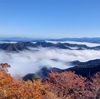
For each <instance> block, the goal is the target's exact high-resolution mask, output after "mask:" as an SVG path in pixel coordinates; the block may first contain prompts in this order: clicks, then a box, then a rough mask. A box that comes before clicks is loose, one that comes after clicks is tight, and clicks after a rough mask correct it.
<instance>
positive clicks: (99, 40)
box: [0, 37, 100, 43]
mask: <svg viewBox="0 0 100 99" xmlns="http://www.w3.org/2000/svg"><path fill="white" fill-rule="evenodd" d="M0 40H2V41H22V42H28V41H29V42H30V41H45V40H52V41H78V42H91V43H100V37H93V38H89V37H82V38H67V37H66V38H53V39H52V38H27V37H0Z"/></svg>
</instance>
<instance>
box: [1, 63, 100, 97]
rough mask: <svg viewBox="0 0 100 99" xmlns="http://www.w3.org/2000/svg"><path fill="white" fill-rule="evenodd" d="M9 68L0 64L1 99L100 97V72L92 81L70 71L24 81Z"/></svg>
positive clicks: (5, 64)
mask: <svg viewBox="0 0 100 99" xmlns="http://www.w3.org/2000/svg"><path fill="white" fill-rule="evenodd" d="M7 68H10V65H8V64H7V63H4V64H0V99H100V73H97V74H95V75H94V77H92V78H91V81H89V80H88V79H87V78H85V77H82V76H80V75H77V74H75V73H74V72H70V71H69V72H61V73H57V72H51V73H50V74H49V76H48V77H47V79H46V81H42V79H38V80H34V81H30V80H28V81H23V80H22V79H21V78H19V79H15V78H13V77H11V75H10V74H9V73H8V70H7Z"/></svg>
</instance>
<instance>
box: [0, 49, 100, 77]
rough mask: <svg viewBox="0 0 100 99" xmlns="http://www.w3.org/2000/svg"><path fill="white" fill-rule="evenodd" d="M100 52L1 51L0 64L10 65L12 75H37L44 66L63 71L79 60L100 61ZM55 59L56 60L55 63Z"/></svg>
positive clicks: (57, 50) (59, 50)
mask: <svg viewBox="0 0 100 99" xmlns="http://www.w3.org/2000/svg"><path fill="white" fill-rule="evenodd" d="M99 58H100V51H97V50H65V49H58V48H53V49H51V48H31V51H28V50H27V51H21V52H20V53H17V52H14V53H7V52H5V51H0V63H5V62H7V63H9V64H10V65H11V68H10V69H9V72H10V73H11V74H12V75H15V74H18V75H22V76H23V75H25V74H27V73H35V72H37V71H38V70H39V69H40V68H41V67H42V66H51V67H57V68H61V69H66V68H69V67H70V64H69V62H71V61H74V60H79V61H82V62H85V61H88V60H92V59H99ZM53 59H56V61H54V60H53Z"/></svg>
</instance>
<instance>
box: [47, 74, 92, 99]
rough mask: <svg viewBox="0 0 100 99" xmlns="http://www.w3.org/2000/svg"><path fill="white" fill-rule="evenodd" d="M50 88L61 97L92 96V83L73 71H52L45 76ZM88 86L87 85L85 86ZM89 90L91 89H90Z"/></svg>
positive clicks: (63, 98)
mask: <svg viewBox="0 0 100 99" xmlns="http://www.w3.org/2000/svg"><path fill="white" fill-rule="evenodd" d="M47 83H49V85H50V88H49V89H50V90H51V91H53V92H54V93H56V94H57V95H58V97H60V98H61V99H67V98H68V97H70V98H71V99H88V98H87V97H92V90H93V89H92V87H91V86H92V83H91V82H89V81H88V80H87V79H86V78H85V77H82V76H80V75H76V74H75V73H73V72H62V73H57V72H55V73H54V72H52V73H51V74H50V75H49V77H48V78H47ZM87 86H88V87H87ZM90 90H91V91H90Z"/></svg>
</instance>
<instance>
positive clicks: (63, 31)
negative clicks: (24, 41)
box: [0, 0, 100, 38]
mask: <svg viewBox="0 0 100 99" xmlns="http://www.w3.org/2000/svg"><path fill="white" fill-rule="evenodd" d="M0 36H2V37H4V36H6V37H7V36H10V37H11V36H18V37H35V38H61V37H100V0H0Z"/></svg>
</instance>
